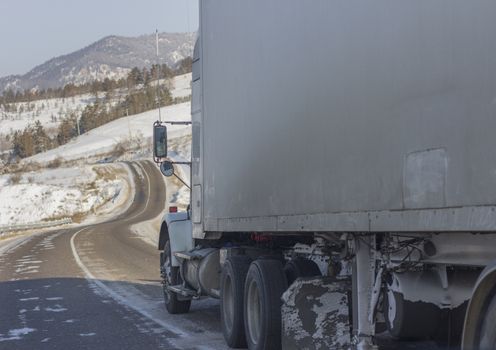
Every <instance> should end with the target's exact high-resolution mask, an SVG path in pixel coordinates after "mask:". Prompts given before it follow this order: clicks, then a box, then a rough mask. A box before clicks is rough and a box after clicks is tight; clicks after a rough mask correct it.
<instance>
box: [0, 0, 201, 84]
mask: <svg viewBox="0 0 496 350" xmlns="http://www.w3.org/2000/svg"><path fill="white" fill-rule="evenodd" d="M156 29H158V30H159V32H188V31H196V30H197V29H198V0H84V1H83V0H0V39H1V40H0V77H2V76H6V75H10V74H25V73H27V72H28V71H30V70H31V69H32V68H34V67H35V66H37V65H39V64H42V63H44V62H45V61H47V60H49V59H51V58H53V57H57V56H60V55H64V54H68V53H71V52H73V51H76V50H79V49H82V48H83V47H85V46H88V45H90V44H92V43H93V42H95V41H97V40H99V39H101V38H103V37H105V36H108V35H122V36H138V35H142V34H151V33H154V32H155V30H156Z"/></svg>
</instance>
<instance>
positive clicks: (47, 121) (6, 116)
mask: <svg viewBox="0 0 496 350" xmlns="http://www.w3.org/2000/svg"><path fill="white" fill-rule="evenodd" d="M190 82H191V73H188V74H184V75H180V76H177V77H175V78H174V79H173V81H172V82H171V86H172V89H171V94H172V97H173V98H176V97H187V96H190V95H191V83H190ZM161 84H162V82H161ZM118 98H119V96H118V95H116V96H115V99H116V101H117V99H118ZM94 100H95V98H94V96H92V95H90V94H85V95H79V96H75V97H69V98H65V99H62V98H53V99H46V100H38V101H33V102H31V103H27V102H26V103H24V102H23V103H16V104H14V105H13V107H14V110H17V112H14V111H12V112H7V111H4V110H3V109H2V106H0V138H1V137H2V136H5V135H8V134H10V133H12V132H13V131H16V130H23V129H24V128H25V127H26V126H27V125H28V124H31V125H33V124H34V123H35V122H36V121H37V120H39V121H40V122H41V124H42V125H43V127H44V128H45V129H46V130H50V129H54V128H56V127H57V126H58V125H59V123H60V120H61V119H62V118H63V117H65V116H67V115H69V114H71V113H74V114H75V115H77V116H78V117H79V116H80V115H81V112H82V111H83V110H84V108H85V107H86V106H87V105H89V104H91V103H93V102H94ZM148 113H152V114H153V112H148ZM156 113H157V115H158V112H156ZM130 118H131V119H136V118H133V117H130ZM138 119H139V118H138ZM126 128H127V126H126ZM126 130H127V129H126ZM128 135H129V133H128ZM0 151H2V149H0Z"/></svg>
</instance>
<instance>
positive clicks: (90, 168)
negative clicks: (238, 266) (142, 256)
mask: <svg viewBox="0 0 496 350" xmlns="http://www.w3.org/2000/svg"><path fill="white" fill-rule="evenodd" d="M190 80H191V74H187V75H184V76H180V77H178V78H177V79H176V80H175V82H174V86H175V88H174V89H173V90H172V93H173V95H174V96H175V97H182V96H189V95H190V94H191V87H190ZM79 103H82V102H81V101H80V102H79ZM74 104H76V102H74ZM190 109H191V103H190V102H185V103H181V104H177V105H172V106H168V107H166V108H162V109H161V115H162V120H170V121H173V120H175V121H186V120H190V119H191V110H190ZM158 116H159V112H158V110H152V111H148V112H145V113H141V114H137V115H132V116H129V117H126V118H121V119H117V120H114V121H113V122H110V123H108V124H105V125H103V126H101V127H99V128H96V129H93V130H90V131H89V132H87V133H85V134H83V135H81V136H79V137H77V138H76V139H74V140H72V141H71V142H69V143H67V144H65V145H63V146H60V147H58V148H55V149H53V150H50V151H47V152H44V153H39V154H37V155H35V156H33V157H30V158H26V159H24V160H23V161H22V163H23V164H25V165H27V164H30V166H33V165H34V166H36V167H40V169H39V170H35V171H31V172H25V173H21V174H6V175H2V176H0V197H1V198H2V201H1V203H0V226H2V225H12V224H26V223H33V222H40V221H42V220H54V219H58V218H65V217H70V218H73V219H76V220H78V219H84V220H87V219H88V218H91V216H92V215H94V216H101V215H102V214H106V213H110V212H111V211H113V210H115V209H116V208H117V207H121V206H123V205H124V204H125V202H126V201H127V199H128V197H129V192H130V187H131V185H130V184H129V181H131V179H130V178H129V174H128V173H127V172H126V171H125V166H124V165H123V164H122V163H113V164H95V162H96V163H100V162H99V160H100V161H103V162H101V163H109V162H112V161H114V160H117V159H116V158H112V159H109V157H108V153H109V152H112V150H114V149H115V147H116V146H117V145H119V144H123V143H124V144H125V143H129V142H136V140H139V142H137V143H136V144H139V145H140V147H141V153H138V154H137V157H138V158H134V159H143V158H144V159H151V152H150V142H151V136H152V133H153V123H154V122H155V121H156V120H157V119H158ZM168 139H169V150H170V152H169V153H170V156H171V157H172V158H174V159H180V160H184V159H189V158H190V154H191V144H190V142H191V127H190V126H169V127H168ZM124 146H126V145H124ZM135 156H136V155H135ZM126 157H129V154H127V153H124V154H122V155H121V156H120V159H126ZM88 158H91V160H88ZM55 159H59V160H60V161H61V162H62V164H64V163H63V162H64V161H71V163H69V164H68V163H66V165H63V166H65V167H62V168H58V169H43V167H44V166H45V165H47V164H48V163H50V162H51V161H53V160H55ZM68 166H69V167H68ZM176 169H177V172H178V174H179V175H180V176H181V177H182V178H183V179H188V178H189V176H188V175H187V172H188V169H186V168H185V167H177V168H176ZM167 181H168V184H167V186H168V189H169V191H168V195H169V199H168V200H169V202H170V203H174V204H175V205H179V206H181V207H185V206H186V205H187V203H188V201H189V191H188V190H187V188H186V187H184V186H183V185H182V184H181V183H179V182H178V181H177V180H174V178H171V179H169V180H167Z"/></svg>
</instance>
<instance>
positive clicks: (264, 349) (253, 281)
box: [244, 259, 288, 350]
mask: <svg viewBox="0 0 496 350" xmlns="http://www.w3.org/2000/svg"><path fill="white" fill-rule="evenodd" d="M287 288H288V283H287V281H286V276H285V275H284V270H283V265H282V263H281V262H280V261H278V260H267V259H262V260H256V261H254V262H252V263H251V265H250V268H249V270H248V274H247V276H246V282H245V288H244V289H245V292H244V297H245V307H244V323H245V334H246V343H247V345H248V349H250V350H279V349H281V304H282V301H281V296H282V293H283V292H284V291H285V290H286V289H287Z"/></svg>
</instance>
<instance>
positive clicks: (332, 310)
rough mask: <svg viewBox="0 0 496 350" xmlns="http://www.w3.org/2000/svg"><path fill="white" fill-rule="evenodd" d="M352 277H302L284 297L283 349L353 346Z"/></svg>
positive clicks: (338, 348)
mask: <svg viewBox="0 0 496 350" xmlns="http://www.w3.org/2000/svg"><path fill="white" fill-rule="evenodd" d="M350 292H351V281H350V280H337V279H336V278H334V277H312V278H299V279H297V280H296V281H295V282H294V283H293V284H292V285H291V286H290V287H289V289H288V290H287V291H286V292H285V293H284V294H283V296H282V302H283V304H282V309H281V313H282V348H283V349H285V350H303V349H305V350H307V349H308V350H313V349H316V350H317V349H336V350H345V349H346V350H347V349H350V348H351V331H350V328H351V316H350V312H349V310H350V308H349V302H348V298H349V295H350Z"/></svg>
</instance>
